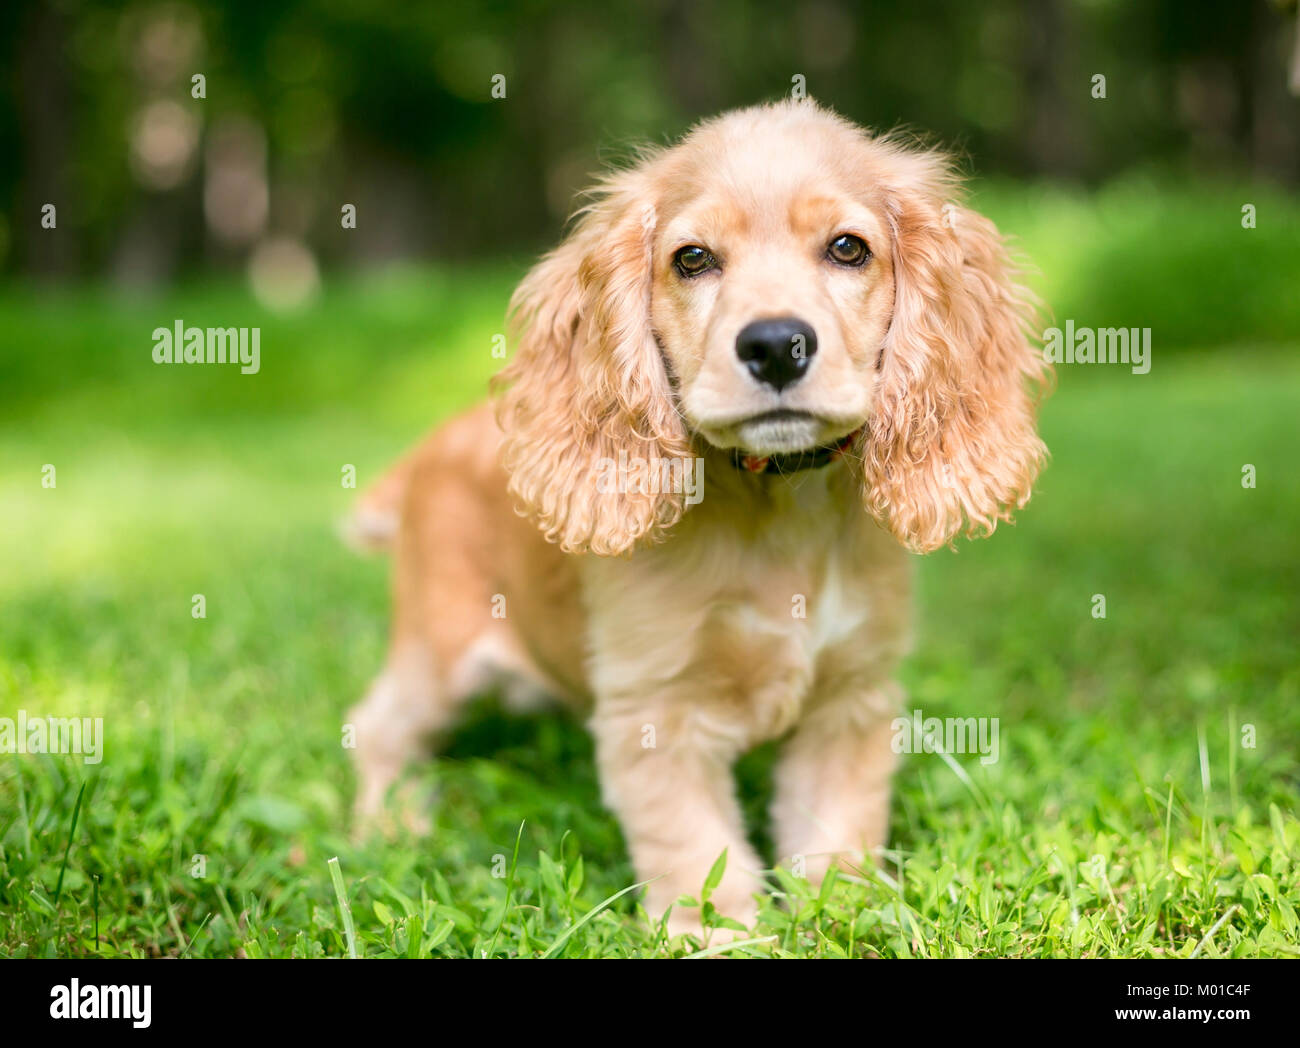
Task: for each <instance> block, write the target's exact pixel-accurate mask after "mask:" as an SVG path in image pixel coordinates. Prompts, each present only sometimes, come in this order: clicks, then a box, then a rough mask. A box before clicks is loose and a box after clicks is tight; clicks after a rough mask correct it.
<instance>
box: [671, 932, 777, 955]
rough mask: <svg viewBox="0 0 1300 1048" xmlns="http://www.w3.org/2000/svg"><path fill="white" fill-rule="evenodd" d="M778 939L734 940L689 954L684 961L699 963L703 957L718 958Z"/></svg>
mask: <svg viewBox="0 0 1300 1048" xmlns="http://www.w3.org/2000/svg"><path fill="white" fill-rule="evenodd" d="M777 938H778V937H777V936H775V935H765V936H762V937H761V938H757V939H733V940H732V941H731V942H722V943H718V945H717V946H710V947H708V948H707V949H704V950H696V951H695V952H694V953H688V954H687V955H686V956H685V957H683V958H682V960H684V961H697V960H699V959H701V958H703V957H718V956H720V955H721V954H724V953H730V952H731V951H732V950H739V949H741V948H742V947H744V946H758V945H760V944H761V943H765V942H776V940H777Z"/></svg>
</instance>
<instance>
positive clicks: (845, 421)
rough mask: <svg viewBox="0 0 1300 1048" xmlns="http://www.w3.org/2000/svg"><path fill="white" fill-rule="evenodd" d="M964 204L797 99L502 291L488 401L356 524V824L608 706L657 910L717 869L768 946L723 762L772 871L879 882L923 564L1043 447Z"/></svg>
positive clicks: (1038, 389)
mask: <svg viewBox="0 0 1300 1048" xmlns="http://www.w3.org/2000/svg"><path fill="white" fill-rule="evenodd" d="M959 182H960V180H959V179H958V177H957V176H956V174H955V173H954V169H953V166H952V164H951V162H950V161H949V160H948V159H947V158H946V157H945V156H944V155H943V154H942V153H940V152H938V151H935V150H932V149H926V148H921V147H919V146H916V145H914V144H912V143H911V142H910V141H908V140H905V139H904V138H902V137H900V136H897V135H883V136H873V135H872V134H870V133H868V132H866V131H864V130H862V129H860V128H858V127H856V126H854V125H853V124H851V123H849V122H848V121H846V120H844V119H842V118H841V117H839V116H837V115H835V114H833V113H832V112H830V111H828V110H826V109H823V108H820V107H818V106H817V105H815V104H813V103H811V102H808V101H801V102H785V103H778V104H773V105H767V106H760V107H755V108H749V109H743V110H738V111H734V112H731V113H728V114H725V115H723V116H721V117H718V118H715V119H713V120H709V121H706V122H704V123H702V124H700V125H698V126H697V127H695V128H694V129H693V130H691V131H690V132H689V133H688V134H687V135H686V136H685V137H684V138H683V139H682V140H681V141H680V142H679V143H678V144H677V145H675V146H673V147H671V148H666V149H658V150H653V151H648V152H646V153H644V154H642V155H641V156H640V157H639V159H638V160H637V162H636V163H635V164H633V165H632V166H630V167H628V168H627V169H625V170H621V171H618V172H616V173H614V174H612V175H610V176H608V177H607V178H605V179H604V180H603V181H602V182H601V183H599V185H598V186H597V188H596V189H595V190H594V191H593V193H592V197H591V201H590V203H589V204H588V206H586V207H585V208H583V209H582V210H581V211H580V212H579V215H578V217H577V220H576V223H575V224H574V226H573V228H572V229H571V231H570V232H569V234H568V236H567V238H565V239H564V241H563V242H562V243H561V245H560V246H559V247H558V248H556V249H555V250H554V251H552V252H551V253H550V254H548V255H546V256H544V257H543V258H542V259H541V261H540V262H538V263H537V265H536V266H535V267H534V268H533V269H532V270H531V272H529V273H528V275H527V276H526V277H525V278H524V280H523V281H522V283H521V284H520V285H519V288H518V290H517V291H516V293H515V295H514V297H513V299H512V302H511V315H512V318H513V321H514V331H515V332H516V334H517V351H516V353H515V355H514V357H513V359H512V360H511V361H510V362H509V363H508V364H507V365H506V366H505V367H504V369H503V370H502V371H501V372H500V374H499V375H498V376H497V378H496V380H495V381H494V400H495V404H492V403H488V404H485V405H483V406H480V407H478V408H475V409H473V410H471V411H469V412H468V413H467V414H464V415H462V416H460V417H458V418H456V419H454V420H452V421H450V422H448V423H446V424H445V425H443V426H442V427H441V428H439V429H438V430H436V431H435V433H434V434H433V435H432V436H430V437H429V438H427V439H426V440H425V442H424V443H423V444H421V445H420V446H418V447H417V448H416V449H415V450H414V451H413V452H411V453H409V454H408V455H407V456H406V457H405V458H404V459H402V460H401V461H399V463H398V464H397V465H396V466H395V467H394V468H393V469H392V470H391V471H390V472H389V473H388V474H387V475H386V476H385V477H384V478H383V479H382V480H380V481H379V482H378V483H377V484H376V485H375V486H374V488H372V489H371V490H370V491H369V492H368V493H366V494H365V495H363V496H362V498H361V500H360V503H359V506H358V507H357V510H356V514H355V518H354V521H355V534H356V535H357V537H358V538H359V539H360V540H361V541H362V542H363V543H364V544H367V545H370V546H379V547H390V548H391V549H392V550H393V552H394V554H395V561H394V570H393V604H394V619H393V629H392V640H391V647H390V650H389V653H388V658H387V664H386V666H385V668H384V669H383V672H382V673H381V674H380V676H379V677H378V679H377V680H376V681H375V683H374V685H373V686H372V688H371V689H370V692H369V694H368V695H367V696H366V698H365V699H364V700H363V701H362V702H361V703H360V704H359V705H358V706H357V707H356V708H355V709H354V710H353V711H352V713H351V717H350V719H351V722H352V724H353V726H354V730H355V742H356V745H355V749H354V755H355V759H356V767H357V771H358V776H359V789H358V795H357V801H356V814H357V818H358V820H359V823H360V824H361V825H363V826H364V825H368V824H372V823H373V822H374V821H375V820H377V819H378V818H379V817H380V815H381V814H382V813H383V812H384V810H385V797H386V794H387V791H388V789H389V787H390V786H392V785H393V783H394V782H395V781H396V780H397V779H398V777H399V775H400V773H401V772H402V770H403V768H404V767H405V766H406V765H407V763H408V762H409V761H410V760H411V759H412V758H414V757H416V756H417V755H419V754H420V753H421V752H422V751H423V750H424V749H425V747H426V746H427V745H428V744H429V742H430V740H436V739H437V738H438V737H439V736H440V735H442V734H443V733H445V732H446V731H447V729H448V728H449V727H450V726H451V725H452V724H453V723H454V720H455V717H456V714H457V712H458V710H459V709H460V708H461V707H462V704H463V703H464V702H465V701H466V700H467V699H468V698H470V697H471V696H473V695H475V694H476V693H479V692H482V691H483V690H484V689H486V688H490V687H499V688H500V689H501V693H502V694H503V695H504V696H505V699H506V701H507V702H509V703H519V704H528V703H531V702H533V701H535V700H537V699H538V698H540V697H542V696H551V697H555V698H558V699H559V700H561V701H563V702H566V703H568V704H571V705H572V706H573V707H575V708H577V709H579V710H581V711H583V712H584V714H585V715H586V716H587V717H588V723H589V726H590V730H591V731H592V733H593V735H594V738H595V753H596V762H597V765H598V770H599V775H600V782H601V790H602V796H603V800H604V802H605V803H606V804H607V805H608V807H609V808H610V809H611V810H612V811H613V812H614V813H615V814H616V815H617V817H618V819H619V821H620V823H621V825H622V828H623V833H624V836H625V839H626V842H627V847H628V849H629V852H630V854H631V858H632V861H633V864H634V866H635V868H636V872H637V875H638V878H639V879H640V880H644V881H649V882H650V883H649V886H648V888H647V890H646V895H645V906H646V910H647V912H648V913H649V914H651V916H652V917H655V918H658V917H659V915H661V914H663V913H664V912H665V911H668V910H669V909H670V908H671V905H672V904H673V902H674V901H675V900H676V899H678V897H680V896H681V895H698V894H699V892H700V888H701V885H702V883H703V882H704V880H705V878H706V876H707V875H708V873H709V871H710V869H711V867H712V866H713V864H714V862H715V860H716V859H717V858H718V857H719V855H720V854H721V853H722V852H723V850H724V849H725V850H726V852H727V861H726V868H725V872H724V875H723V877H722V880H721V882H720V883H719V884H718V886H717V888H716V889H715V890H714V892H713V895H712V902H713V903H714V905H715V906H716V907H717V909H718V911H719V912H720V913H722V914H724V915H725V916H727V917H730V918H733V919H735V920H738V921H739V922H741V923H743V924H746V925H749V924H751V923H752V922H753V920H754V918H755V916H756V912H757V893H758V891H759V890H760V889H761V887H762V883H763V880H762V878H763V870H764V866H765V864H764V862H763V861H762V860H761V859H760V857H759V855H758V854H757V853H756V852H755V850H754V848H753V847H752V846H751V844H750V843H749V842H748V841H747V839H746V835H745V830H744V827H743V825H742V819H741V812H740V808H739V806H738V804H737V799H736V794H735V787H734V783H733V780H732V774H731V767H732V765H733V763H734V761H735V760H736V759H737V758H738V757H739V756H740V755H741V754H742V753H744V752H745V751H747V750H749V749H750V748H752V747H754V746H756V745H757V744H759V743H762V742H764V741H766V740H771V739H778V738H784V740H785V741H784V747H783V751H782V754H781V756H780V758H779V762H778V765H777V768H776V771H775V781H774V790H775V795H774V796H775V799H774V803H773V808H772V813H771V814H772V819H773V827H774V840H775V843H776V849H777V859H778V862H783V863H795V864H797V868H802V869H803V870H804V871H805V872H806V875H807V876H808V878H809V879H810V880H811V881H813V882H817V881H819V880H820V879H821V878H822V877H824V875H825V873H826V871H827V870H828V869H829V868H830V866H831V864H833V863H834V864H838V865H840V866H841V867H843V868H845V869H850V870H851V869H855V868H857V869H860V868H861V867H862V864H863V862H864V861H870V860H871V859H872V858H873V857H878V854H879V851H880V849H881V848H882V847H883V845H884V843H885V839H886V831H887V827H888V820H889V797H890V777H891V773H892V772H893V770H894V766H895V762H896V756H895V754H894V752H893V747H892V746H891V727H890V722H891V720H892V718H893V717H894V716H895V715H896V714H897V712H898V710H899V709H900V708H901V705H902V701H903V696H902V693H901V691H900V688H899V685H898V683H897V682H896V680H895V673H896V671H897V668H898V665H899V662H900V660H901V659H902V658H903V656H904V655H905V654H906V653H907V651H908V649H909V645H910V635H911V629H910V622H911V597H910V592H911V586H910V577H911V562H912V559H913V558H912V557H911V556H910V555H909V554H910V553H925V552H928V551H932V550H935V549H939V548H941V547H945V546H950V545H952V544H953V541H954V539H955V538H957V537H958V536H961V535H971V536H974V535H979V534H987V533H990V532H992V531H993V529H994V528H995V527H996V525H997V524H998V522H999V521H1007V520H1010V519H1011V514H1012V513H1013V512H1014V511H1015V510H1017V509H1019V508H1021V507H1023V506H1024V504H1025V502H1026V501H1027V500H1028V498H1029V495H1030V490H1031V485H1032V484H1033V482H1034V480H1035V478H1036V476H1037V474H1038V472H1039V470H1040V469H1041V467H1042V465H1043V464H1044V462H1045V457H1046V449H1045V447H1044V445H1043V443H1042V441H1041V440H1040V438H1039V436H1038V433H1037V424H1036V416H1037V409H1038V404H1039V402H1040V400H1041V398H1042V395H1043V393H1044V392H1045V391H1046V389H1047V388H1048V386H1049V384H1050V381H1051V372H1050V368H1049V367H1048V365H1047V364H1046V363H1045V362H1044V359H1043V356H1042V354H1041V352H1039V351H1037V350H1036V349H1035V346H1034V342H1033V331H1034V329H1035V328H1034V322H1035V320H1036V309H1037V306H1036V302H1035V299H1034V297H1033V296H1032V294H1031V293H1030V292H1029V291H1028V290H1027V289H1026V288H1025V287H1024V286H1023V283H1022V277H1021V274H1020V270H1019V269H1018V268H1017V266H1016V265H1015V263H1014V262H1013V260H1012V258H1011V256H1010V253H1009V251H1008V249H1007V247H1006V245H1005V243H1004V241H1003V238H1002V237H1001V236H1000V234H999V233H998V231H997V229H996V228H995V227H994V225H993V224H992V222H990V221H989V220H988V219H987V218H985V217H983V216H981V215H979V214H977V213H976V212H974V211H973V210H970V209H969V208H967V207H965V206H963V205H962V204H961V202H960V199H959ZM693 479H695V480H702V484H701V485H699V486H698V488H697V490H695V491H694V494H692V490H691V489H692V484H691V483H690V482H691V481H692V480H693ZM864 857H865V860H864ZM667 927H668V930H669V932H670V933H672V934H678V933H683V932H690V933H694V934H699V932H700V916H699V913H698V911H694V910H690V909H681V908H677V909H673V910H672V912H671V914H670V916H669V920H668V925H667Z"/></svg>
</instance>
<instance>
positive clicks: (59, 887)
mask: <svg viewBox="0 0 1300 1048" xmlns="http://www.w3.org/2000/svg"><path fill="white" fill-rule="evenodd" d="M85 792H86V783H85V780H84V779H83V780H82V783H81V789H79V790H78V791H77V803H76V804H74V805H73V807H72V824H71V825H70V826H69V827H68V844H67V847H65V848H64V849H63V865H62V866H60V867H59V883H58V884H56V885H55V886H54V908H55V909H56V910H57V909H58V908H59V896H60V895H62V894H63V875H64V874H65V873H67V872H68V856H69V855H71V854H72V838H73V837H74V836H75V835H76V833H77V818H78V817H79V816H80V815H81V797H82V795H83V794H84V793H85Z"/></svg>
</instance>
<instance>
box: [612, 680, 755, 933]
mask: <svg viewBox="0 0 1300 1048" xmlns="http://www.w3.org/2000/svg"><path fill="white" fill-rule="evenodd" d="M689 709H690V707H689V706H688V705H687V704H685V703H684V702H683V701H682V699H681V698H680V697H678V696H672V695H667V696H661V697H659V699H658V700H657V701H651V702H643V701H639V702H637V703H635V704H632V703H627V702H606V703H601V702H599V701H598V702H597V707H596V712H595V715H594V716H593V718H592V724H591V727H592V731H593V734H594V735H595V739H596V759H597V763H598V765H599V770H600V780H601V789H602V792H603V794H604V797H605V803H606V804H607V805H608V806H609V807H610V809H611V810H613V812H614V813H615V814H616V815H617V816H618V818H619V821H620V822H621V824H622V826H623V834H624V837H625V838H626V839H627V845H628V849H629V851H630V852H631V855H632V862H633V865H635V867H636V871H637V879H638V880H643V881H644V880H651V879H652V878H653V881H652V883H651V884H650V885H649V886H648V887H647V889H646V895H645V907H646V911H647V912H648V913H649V914H650V916H651V917H654V918H658V917H660V916H662V914H663V913H664V911H665V910H667V909H668V907H669V906H671V905H672V904H673V903H674V902H676V900H677V899H678V897H679V896H682V895H689V896H691V897H693V898H695V899H699V897H700V889H701V887H702V886H703V884H704V881H705V878H706V877H707V876H708V873H709V870H710V868H711V867H712V866H713V863H714V861H715V860H716V859H717V858H718V856H719V855H720V854H721V853H722V850H723V849H724V848H725V849H726V850H727V868H726V873H725V874H724V876H723V879H722V882H721V884H719V885H718V887H717V888H716V889H715V891H714V892H713V894H712V896H711V900H710V901H711V902H712V903H713V905H714V906H716V907H717V909H718V911H719V912H720V913H721V914H723V915H724V916H726V917H731V918H734V919H735V920H738V921H740V922H741V923H743V924H745V925H746V926H749V925H752V924H753V922H754V918H755V916H756V913H757V904H756V903H755V900H754V893H755V892H756V891H759V890H760V889H761V888H762V886H763V885H762V879H761V872H760V871H761V867H762V863H761V862H760V860H759V858H758V855H757V854H756V853H755V852H754V849H753V848H752V847H751V846H750V845H749V842H748V841H746V839H745V832H744V825H743V821H742V818H741V813H740V806H739V805H738V804H737V802H736V792H735V782H734V779H733V777H732V771H731V765H732V762H733V761H734V760H735V758H736V756H737V754H738V752H739V748H740V747H739V745H738V743H737V740H736V739H735V738H733V737H731V735H730V734H729V733H728V732H727V731H726V730H725V729H723V728H722V727H721V725H713V726H707V725H706V724H704V723H702V722H701V721H700V720H699V719H698V718H697V717H693V716H691V714H690V713H687V712H682V711H686V710H689ZM668 931H669V934H671V935H677V934H679V933H682V932H689V933H691V934H693V935H700V934H701V923H700V911H699V910H695V909H683V908H680V907H678V908H675V909H674V910H673V913H672V915H671V916H670V917H669V921H668Z"/></svg>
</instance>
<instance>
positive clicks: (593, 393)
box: [493, 168, 690, 554]
mask: <svg viewBox="0 0 1300 1048" xmlns="http://www.w3.org/2000/svg"><path fill="white" fill-rule="evenodd" d="M655 225H656V216H655V206H654V200H653V198H652V196H651V194H650V191H649V177H648V175H647V174H646V173H645V171H644V169H643V168H638V169H635V170H632V171H628V172H624V173H622V174H619V175H615V176H614V177H612V178H611V179H609V180H608V181H607V182H606V183H605V184H604V185H603V187H602V188H601V189H600V190H599V191H598V195H597V200H596V202H595V203H594V204H592V205H591V206H590V207H588V208H586V209H585V210H584V212H583V213H582V216H581V218H580V220H579V221H578V224H577V226H576V227H575V228H574V230H573V232H572V233H571V234H570V235H569V236H568V238H567V239H566V240H565V241H564V243H563V244H561V245H560V246H559V247H558V248H556V249H555V250H554V251H552V252H551V253H550V254H548V255H547V256H546V257H544V258H543V259H542V260H541V261H540V262H539V263H538V264H537V265H536V266H535V267H534V268H533V269H532V271H531V272H530V273H529V274H528V275H527V276H526V277H525V278H524V280H523V282H522V283H521V284H520V285H519V288H518V290H517V291H516V292H515V294H514V297H513V298H512V300H511V307H510V308H511V314H512V316H513V319H514V321H515V325H516V328H517V330H518V332H519V349H518V351H517V352H516V353H515V356H514V359H513V360H511V362H510V363H509V364H508V365H507V366H506V367H505V368H504V369H503V370H502V371H501V373H500V374H499V375H498V376H497V377H496V378H495V379H494V380H493V390H494V392H496V393H498V394H499V395H500V400H499V402H498V406H497V420H498V422H499V423H500V426H501V430H502V432H503V434H504V436H505V440H504V457H503V461H504V464H505V467H506V470H507V471H508V472H509V474H510V491H511V493H512V494H513V495H514V496H515V497H516V498H517V499H518V500H519V501H520V502H521V503H522V506H523V509H524V510H525V511H526V512H527V514H528V515H529V516H530V517H531V518H532V519H533V520H535V521H536V522H537V524H538V526H539V527H540V528H541V529H542V531H543V532H544V533H545V535H546V537H547V538H548V539H550V540H551V541H552V542H556V543H558V544H559V545H560V547H561V548H562V549H564V550H565V551H567V552H570V553H576V552H584V551H590V552H592V553H598V554H615V553H622V552H624V551H626V550H628V549H631V548H632V547H633V546H634V545H635V544H636V543H637V542H639V541H641V540H643V539H646V540H653V539H655V538H657V537H660V536H661V535H662V533H663V532H664V531H665V530H666V529H667V528H669V527H670V526H671V525H672V524H674V523H675V522H676V521H677V519H678V518H679V517H680V516H681V514H682V510H683V505H682V496H681V495H680V494H673V493H651V492H646V491H611V490H608V488H609V485H608V484H601V483H600V479H601V477H602V475H606V476H607V475H608V473H609V471H610V470H611V466H612V464H613V463H616V462H617V461H618V457H619V453H620V452H623V453H624V454H625V455H626V456H627V459H628V460H632V459H636V458H641V459H644V460H647V461H650V462H654V461H656V460H664V459H670V458H686V457H688V456H689V454H690V452H689V450H688V441H687V436H686V432H685V428H684V427H683V425H682V422H681V418H680V416H679V415H678V412H677V406H676V402H675V399H674V396H673V392H672V388H671V386H670V383H669V380H668V375H667V371H666V369H665V367H664V363H663V360H662V358H661V356H660V354H659V349H658V346H657V345H656V343H655V337H654V332H653V331H652V330H651V327H650V286H651V268H650V267H651V261H652V258H653V250H654V236H655Z"/></svg>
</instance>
